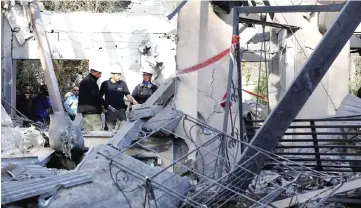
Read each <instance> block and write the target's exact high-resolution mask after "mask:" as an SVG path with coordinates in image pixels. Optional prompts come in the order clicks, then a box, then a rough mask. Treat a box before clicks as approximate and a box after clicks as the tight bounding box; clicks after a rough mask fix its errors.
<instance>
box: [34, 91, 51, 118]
mask: <svg viewBox="0 0 361 208" xmlns="http://www.w3.org/2000/svg"><path fill="white" fill-rule="evenodd" d="M50 108H51V103H50V98H49V92H48V88H47V87H46V85H41V86H40V92H39V94H37V95H36V96H35V97H34V98H33V100H32V109H33V120H34V121H35V122H39V121H40V122H41V123H43V124H46V123H47V121H48V120H49V111H50Z"/></svg>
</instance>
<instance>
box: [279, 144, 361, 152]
mask: <svg viewBox="0 0 361 208" xmlns="http://www.w3.org/2000/svg"><path fill="white" fill-rule="evenodd" d="M275 148H276V149H293V148H306V149H311V148H312V149H313V148H322V149H324V148H330V149H331V148H349V149H361V146H347V145H339V146H338V145H312V146H302V145H295V146H292V145H290V146H277V147H275ZM291 154H293V153H291Z"/></svg>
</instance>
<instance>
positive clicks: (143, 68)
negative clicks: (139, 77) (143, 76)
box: [142, 66, 154, 75]
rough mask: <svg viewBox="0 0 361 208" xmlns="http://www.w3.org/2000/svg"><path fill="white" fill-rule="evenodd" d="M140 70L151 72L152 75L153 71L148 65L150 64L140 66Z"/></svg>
mask: <svg viewBox="0 0 361 208" xmlns="http://www.w3.org/2000/svg"><path fill="white" fill-rule="evenodd" d="M142 72H143V73H148V74H152V75H153V74H154V71H153V69H152V67H150V66H145V67H142Z"/></svg>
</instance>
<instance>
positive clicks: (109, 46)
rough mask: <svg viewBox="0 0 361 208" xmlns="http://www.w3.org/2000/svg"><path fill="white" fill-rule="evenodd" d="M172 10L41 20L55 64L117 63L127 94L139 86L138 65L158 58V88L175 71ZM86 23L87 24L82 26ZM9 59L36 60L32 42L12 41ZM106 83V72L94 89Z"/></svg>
mask: <svg viewBox="0 0 361 208" xmlns="http://www.w3.org/2000/svg"><path fill="white" fill-rule="evenodd" d="M173 6H174V5H173ZM171 10H172V7H170V6H168V7H166V6H164V5H163V4H155V3H154V2H153V1H142V2H141V3H139V2H138V3H136V2H135V3H133V4H132V6H131V7H130V9H128V10H126V11H124V12H121V13H90V12H89V13H88V12H72V13H53V12H48V11H44V12H42V20H43V22H44V26H45V29H46V31H47V34H48V39H49V43H50V48H51V51H52V53H53V54H52V55H53V58H54V59H68V60H69V59H89V60H92V59H102V62H104V63H105V64H108V63H115V62H119V63H120V64H121V65H122V66H123V69H124V74H123V79H124V80H125V81H127V84H128V88H129V89H130V90H132V89H133V88H134V87H135V86H136V85H137V84H138V83H139V82H140V81H141V79H142V77H141V73H140V65H144V64H148V63H147V60H149V61H153V62H154V59H155V58H157V59H158V60H157V61H159V62H163V66H164V67H163V68H162V69H160V70H159V71H158V72H159V74H158V76H156V77H157V79H156V82H157V83H158V84H162V83H163V82H164V80H165V79H166V78H168V77H170V76H171V75H172V74H173V73H174V71H175V47H176V43H175V41H176V33H175V30H176V19H174V20H173V21H168V20H167V19H166V15H167V14H168V13H169V12H170V11H171ZM85 20H86V22H90V23H91V24H85ZM4 35H5V36H10V34H9V33H5V34H4ZM13 35H14V34H13ZM14 37H15V36H14ZM144 46H147V47H149V46H150V47H151V48H150V50H149V51H148V53H144V54H143V55H141V53H140V52H139V50H140V48H143V49H144ZM12 58H13V59H38V58H39V54H38V50H37V44H36V41H35V40H34V39H33V38H32V39H30V40H28V41H27V42H26V43H25V44H24V45H23V46H21V45H20V44H19V43H18V42H17V41H13V44H12ZM105 70H106V69H105ZM109 77H110V73H109V72H107V71H105V73H103V77H102V78H101V80H100V81H99V83H101V82H102V81H103V80H106V79H108V78H109Z"/></svg>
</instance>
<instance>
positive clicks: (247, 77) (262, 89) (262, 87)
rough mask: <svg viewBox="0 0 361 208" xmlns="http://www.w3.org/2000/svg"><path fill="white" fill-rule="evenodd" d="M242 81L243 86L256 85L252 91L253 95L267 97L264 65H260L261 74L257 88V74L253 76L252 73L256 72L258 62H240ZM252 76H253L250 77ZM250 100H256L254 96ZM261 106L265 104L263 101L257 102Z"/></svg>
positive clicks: (258, 65)
mask: <svg viewBox="0 0 361 208" xmlns="http://www.w3.org/2000/svg"><path fill="white" fill-rule="evenodd" d="M241 64H242V65H241V67H242V79H243V83H244V85H245V86H248V85H256V87H255V88H254V89H253V90H252V92H254V93H256V94H257V93H259V95H261V96H264V97H267V76H266V75H267V73H266V67H265V65H264V63H261V73H260V76H261V77H260V83H259V87H258V76H259V74H258V73H257V74H255V73H253V74H252V72H258V71H259V67H260V63H259V62H242V63H241ZM252 75H253V76H252ZM252 99H254V100H256V99H257V98H256V97H255V96H252ZM259 102H260V103H261V104H265V103H264V101H263V100H259Z"/></svg>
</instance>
